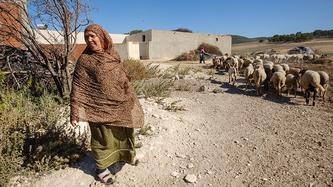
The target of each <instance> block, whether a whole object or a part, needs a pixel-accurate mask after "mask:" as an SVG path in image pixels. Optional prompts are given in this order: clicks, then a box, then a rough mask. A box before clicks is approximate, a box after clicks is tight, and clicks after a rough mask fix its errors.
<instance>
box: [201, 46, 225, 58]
mask: <svg viewBox="0 0 333 187" xmlns="http://www.w3.org/2000/svg"><path fill="white" fill-rule="evenodd" d="M201 48H204V49H205V51H206V52H207V53H209V54H215V55H219V56H221V55H222V52H221V51H220V49H219V48H218V47H216V46H213V45H210V44H207V43H202V44H200V45H199V47H198V48H197V50H198V51H199V50H200V49H201Z"/></svg>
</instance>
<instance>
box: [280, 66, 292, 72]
mask: <svg viewBox="0 0 333 187" xmlns="http://www.w3.org/2000/svg"><path fill="white" fill-rule="evenodd" d="M281 66H282V68H283V70H284V71H285V72H287V71H289V69H290V68H289V65H288V64H281Z"/></svg>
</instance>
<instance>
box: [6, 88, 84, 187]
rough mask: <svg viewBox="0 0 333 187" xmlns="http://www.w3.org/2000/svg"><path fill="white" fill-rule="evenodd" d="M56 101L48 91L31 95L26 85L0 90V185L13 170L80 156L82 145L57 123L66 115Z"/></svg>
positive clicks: (63, 163) (66, 162) (37, 167)
mask: <svg viewBox="0 0 333 187" xmlns="http://www.w3.org/2000/svg"><path fill="white" fill-rule="evenodd" d="M58 101H59V98H58V97H57V96H54V95H50V94H44V95H42V96H41V97H36V98H35V97H32V96H31V93H30V92H29V90H28V89H22V90H19V91H13V90H2V91H1V92H0V121H1V126H0V142H1V143H0V152H1V155H0V186H5V185H6V183H7V182H8V180H9V178H10V177H12V176H13V175H14V174H15V175H17V174H23V173H24V172H28V171H37V172H41V171H46V170H49V169H60V168H62V167H66V166H67V165H69V164H70V163H72V162H74V161H76V160H77V159H78V158H79V155H80V154H81V153H82V151H83V150H84V148H85V146H84V145H83V144H78V143H76V142H75V139H74V138H73V137H72V136H70V135H71V134H70V133H65V132H64V128H63V126H61V125H62V124H60V125H57V122H58V121H59V118H65V119H67V118H68V116H69V112H68V110H66V107H65V105H64V104H62V103H59V102H58ZM65 121H66V120H65Z"/></svg>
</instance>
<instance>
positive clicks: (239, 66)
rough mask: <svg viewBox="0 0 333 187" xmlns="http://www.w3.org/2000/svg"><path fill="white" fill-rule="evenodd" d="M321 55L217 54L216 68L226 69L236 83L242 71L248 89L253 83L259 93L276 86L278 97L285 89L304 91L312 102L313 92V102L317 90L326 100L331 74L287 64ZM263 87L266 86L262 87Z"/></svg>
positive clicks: (306, 97)
mask: <svg viewBox="0 0 333 187" xmlns="http://www.w3.org/2000/svg"><path fill="white" fill-rule="evenodd" d="M315 58H320V56H316V55H303V54H295V55H287V54H273V55H269V54H262V55H256V56H254V57H241V56H238V55H233V56H228V55H223V56H214V57H213V65H214V68H216V69H225V70H226V71H227V72H228V74H229V83H230V82H232V83H233V84H235V82H236V79H237V75H239V74H243V75H244V77H245V80H246V89H247V88H248V86H249V85H251V86H254V87H255V89H256V92H257V94H258V95H261V94H262V93H263V89H264V90H268V89H269V88H270V87H273V88H274V89H275V90H276V92H277V94H278V95H279V96H281V95H282V90H283V89H284V88H286V89H287V93H288V96H289V93H290V92H291V91H293V92H294V95H295V97H296V92H297V89H298V88H300V89H301V91H302V92H303V93H304V97H305V100H306V104H309V98H310V93H311V92H313V103H312V105H313V106H314V105H315V99H316V95H317V92H319V96H320V97H323V100H325V95H326V91H327V89H328V85H329V76H328V74H327V73H326V72H325V71H313V70H307V69H301V68H291V67H289V65H288V64H287V63H301V62H304V61H305V60H313V59H315ZM262 87H263V88H262Z"/></svg>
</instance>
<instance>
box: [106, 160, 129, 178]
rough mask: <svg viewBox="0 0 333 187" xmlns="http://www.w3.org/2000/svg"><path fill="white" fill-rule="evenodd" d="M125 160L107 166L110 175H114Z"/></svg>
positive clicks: (123, 164)
mask: <svg viewBox="0 0 333 187" xmlns="http://www.w3.org/2000/svg"><path fill="white" fill-rule="evenodd" d="M125 164H126V162H125V161H118V162H116V163H114V164H112V165H111V166H109V167H108V169H109V170H110V172H111V174H112V175H116V174H117V173H118V172H119V171H121V169H122V168H123V167H124V166H125Z"/></svg>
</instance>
